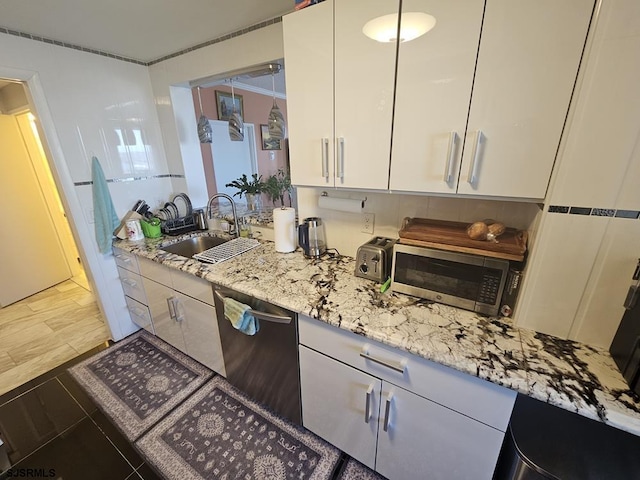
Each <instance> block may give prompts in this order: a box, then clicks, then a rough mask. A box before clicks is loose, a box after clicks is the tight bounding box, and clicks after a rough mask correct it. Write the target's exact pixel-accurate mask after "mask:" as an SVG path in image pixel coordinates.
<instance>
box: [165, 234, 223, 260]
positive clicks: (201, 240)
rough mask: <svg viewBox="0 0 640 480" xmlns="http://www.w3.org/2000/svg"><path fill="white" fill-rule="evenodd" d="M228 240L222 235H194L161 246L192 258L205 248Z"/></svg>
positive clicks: (171, 251)
mask: <svg viewBox="0 0 640 480" xmlns="http://www.w3.org/2000/svg"><path fill="white" fill-rule="evenodd" d="M228 241H229V240H228V239H226V238H221V237H207V236H202V237H193V238H188V239H186V240H182V241H181V242H178V243H173V244H171V245H167V246H165V247H160V250H164V251H165V252H169V253H175V254H176V255H180V256H181V257H187V258H192V257H193V256H194V255H195V254H196V253H201V252H204V251H205V250H208V249H210V248H212V247H216V246H218V245H222V244H223V243H226V242H228Z"/></svg>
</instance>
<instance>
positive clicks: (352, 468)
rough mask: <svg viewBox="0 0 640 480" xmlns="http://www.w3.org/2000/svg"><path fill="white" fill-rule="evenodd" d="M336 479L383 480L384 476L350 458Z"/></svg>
mask: <svg viewBox="0 0 640 480" xmlns="http://www.w3.org/2000/svg"><path fill="white" fill-rule="evenodd" d="M336 480H385V477H383V476H382V475H380V474H379V473H376V472H374V471H373V470H371V469H370V468H369V467H367V466H365V465H363V464H361V463H360V462H358V461H357V460H354V459H353V458H350V459H349V461H348V462H347V463H346V464H345V465H344V468H343V469H342V471H341V472H340V474H339V475H338V477H337V478H336Z"/></svg>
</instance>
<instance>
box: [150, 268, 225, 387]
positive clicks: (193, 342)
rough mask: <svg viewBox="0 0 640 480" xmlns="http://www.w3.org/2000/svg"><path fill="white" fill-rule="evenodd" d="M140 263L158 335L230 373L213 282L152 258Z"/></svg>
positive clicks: (188, 353)
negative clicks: (226, 369) (226, 368)
mask: <svg viewBox="0 0 640 480" xmlns="http://www.w3.org/2000/svg"><path fill="white" fill-rule="evenodd" d="M139 262H140V273H141V275H142V282H143V284H144V290H145V292H146V297H147V304H148V306H149V312H150V313H151V318H152V320H153V327H154V330H155V334H156V335H157V336H159V337H160V338H162V339H163V340H164V341H165V342H167V343H169V344H171V345H173V346H174V347H176V348H177V349H178V350H181V351H182V352H184V353H186V354H187V355H189V356H190V357H192V358H193V359H195V360H197V361H198V362H200V363H202V364H203V365H206V366H207V367H209V368H211V369H212V370H214V371H215V372H217V373H219V374H221V375H226V372H225V369H224V360H223V358H222V345H221V343H220V333H219V331H218V321H217V317H216V309H215V306H214V303H213V288H212V285H211V283H209V282H208V281H206V280H203V279H201V278H197V277H194V276H193V275H189V274H186V273H184V272H180V271H177V270H173V269H170V268H168V267H164V266H162V265H160V264H158V263H155V262H152V261H151V260H146V259H143V258H141V259H139ZM156 280H159V281H156ZM159 282H162V283H159Z"/></svg>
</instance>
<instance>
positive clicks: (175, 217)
mask: <svg viewBox="0 0 640 480" xmlns="http://www.w3.org/2000/svg"><path fill="white" fill-rule="evenodd" d="M177 200H182V202H184V205H185V209H186V212H185V214H184V216H182V217H181V216H180V214H179V209H178V207H177V205H176V203H175V202H176V201H177ZM159 213H162V215H161V216H162V217H164V219H162V220H161V224H160V225H161V229H162V233H165V234H167V235H180V234H182V233H187V232H193V231H194V230H198V224H197V221H196V215H195V214H194V213H193V207H192V206H191V199H189V196H188V195H187V194H186V193H179V194H177V195H176V196H174V197H173V199H172V200H171V201H170V202H167V203H165V204H164V208H161V209H160V210H159Z"/></svg>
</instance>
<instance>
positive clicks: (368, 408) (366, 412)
mask: <svg viewBox="0 0 640 480" xmlns="http://www.w3.org/2000/svg"><path fill="white" fill-rule="evenodd" d="M372 394H373V383H372V384H371V385H369V388H367V396H366V400H365V401H366V402H367V403H366V404H365V406H364V423H369V420H370V419H371V395H372Z"/></svg>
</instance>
